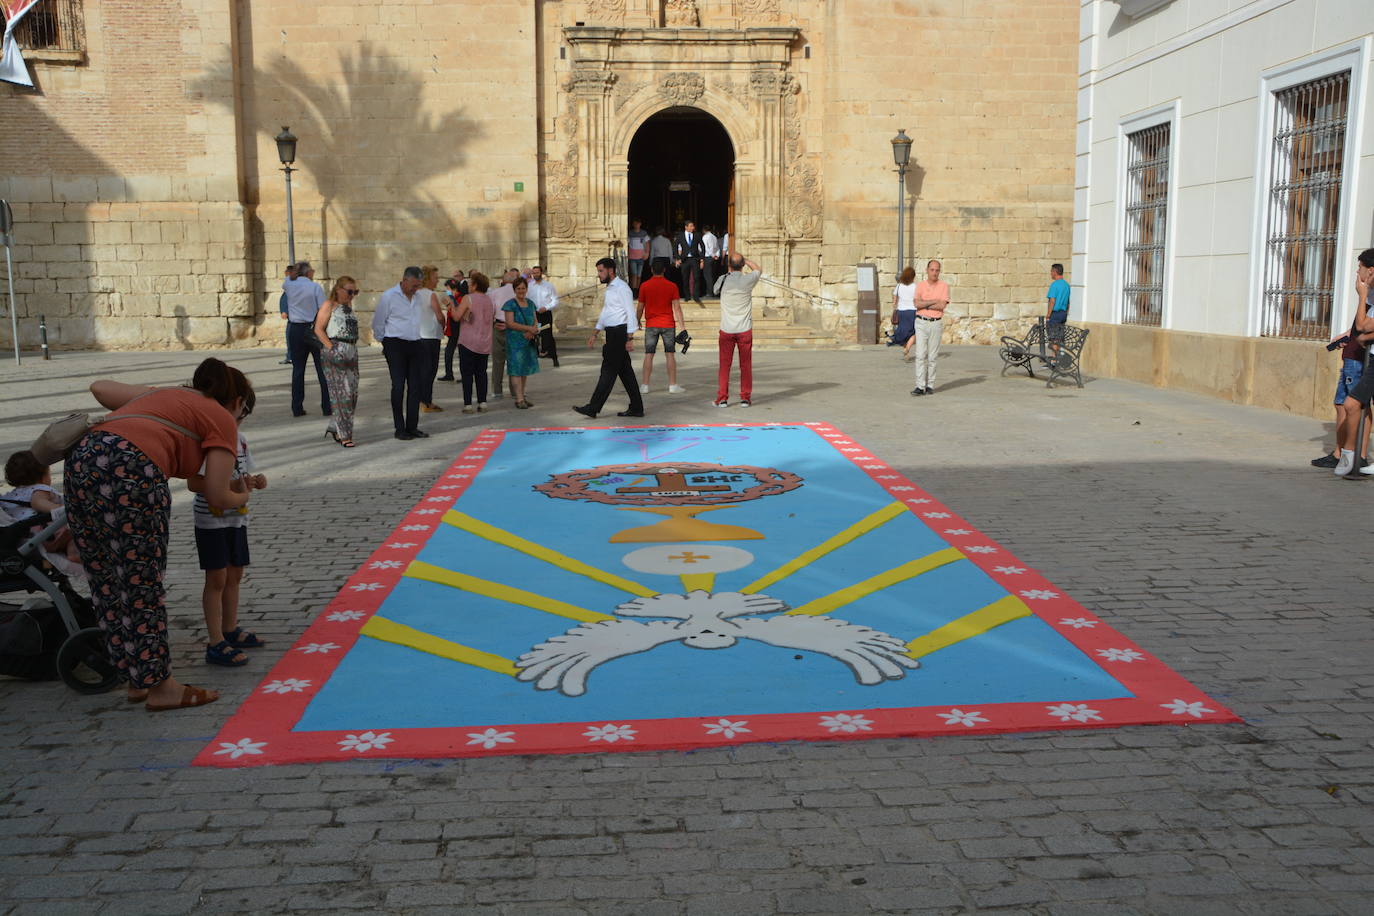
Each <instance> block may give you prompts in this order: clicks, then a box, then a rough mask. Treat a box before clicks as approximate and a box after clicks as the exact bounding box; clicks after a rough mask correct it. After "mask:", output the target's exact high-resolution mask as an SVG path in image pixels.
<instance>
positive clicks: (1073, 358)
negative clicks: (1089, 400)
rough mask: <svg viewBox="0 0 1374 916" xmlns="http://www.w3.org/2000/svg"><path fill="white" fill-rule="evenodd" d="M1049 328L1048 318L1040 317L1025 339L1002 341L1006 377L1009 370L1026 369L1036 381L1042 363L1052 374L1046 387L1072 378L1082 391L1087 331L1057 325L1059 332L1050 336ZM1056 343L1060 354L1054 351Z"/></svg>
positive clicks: (999, 351)
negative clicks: (1036, 368)
mask: <svg viewBox="0 0 1374 916" xmlns="http://www.w3.org/2000/svg"><path fill="white" fill-rule="evenodd" d="M1046 327H1047V326H1046V324H1045V319H1044V318H1037V319H1036V322H1035V324H1034V326H1032V327H1031V329H1030V331H1029V332H1028V333H1027V334H1026V336H1025V337H1024V338H1018V337H1003V338H1002V347H1001V349H1000V350H998V351H997V355H998V356H1000V357H1002V375H1006V374H1007V370H1008V369H1011V368H1017V369H1025V370H1026V374H1027V375H1029V376H1030V377H1031V378H1035V377H1036V375H1035V366H1036V364H1037V363H1038V364H1039V365H1040V367H1041V368H1042V369H1045V370H1046V371H1048V372H1049V374H1050V377H1049V380H1048V381H1046V382H1045V387H1046V388H1050V387H1053V385H1054V383H1055V380H1056V379H1061V378H1071V379H1073V380H1074V381H1075V382H1077V383H1078V387H1079V388H1082V387H1083V370H1082V366H1081V365H1080V358H1081V356H1082V354H1083V344H1085V343H1086V342H1087V340H1088V331H1087V329H1086V328H1079V327H1074V326H1073V325H1070V324H1061V325H1056V326H1054V327H1056V328H1057V330H1056V332H1054V333H1053V334H1047V332H1046ZM1054 343H1058V344H1059V352H1058V354H1056V353H1055V352H1054V348H1053V346H1052V344H1054Z"/></svg>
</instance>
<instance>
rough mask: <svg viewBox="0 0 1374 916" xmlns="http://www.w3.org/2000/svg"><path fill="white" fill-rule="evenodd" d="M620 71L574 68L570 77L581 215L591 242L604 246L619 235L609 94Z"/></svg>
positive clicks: (578, 202)
mask: <svg viewBox="0 0 1374 916" xmlns="http://www.w3.org/2000/svg"><path fill="white" fill-rule="evenodd" d="M615 80H616V75H615V74H614V73H611V72H609V71H606V70H574V71H573V73H572V76H571V78H570V79H569V87H568V88H569V90H570V91H571V92H572V95H573V99H574V103H575V106H576V111H577V124H578V126H579V127H580V130H579V131H578V134H577V137H576V143H577V215H578V222H579V223H580V225H581V230H582V236H583V238H584V239H585V241H586V242H587V243H588V245H590V246H592V247H594V248H596V247H601V246H604V245H605V244H606V243H608V242H609V241H610V240H611V239H612V238H614V237H615V234H616V230H615V229H613V228H612V226H611V221H610V215H609V213H608V212H607V195H608V192H609V190H610V189H609V178H610V176H609V173H608V169H607V163H608V160H609V151H608V149H607V144H608V143H609V142H610V133H611V125H610V109H611V106H610V104H609V96H610V91H611V87H612V86H614V85H615Z"/></svg>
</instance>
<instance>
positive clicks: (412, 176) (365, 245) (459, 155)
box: [205, 42, 483, 313]
mask: <svg viewBox="0 0 1374 916" xmlns="http://www.w3.org/2000/svg"><path fill="white" fill-rule="evenodd" d="M338 70H339V72H338V75H337V77H323V78H322V77H318V76H315V75H312V73H311V72H309V71H308V70H306V69H305V68H303V67H302V66H300V65H298V64H297V63H296V62H294V61H292V60H290V59H288V58H286V57H281V56H278V57H277V58H276V59H275V60H273V61H272V62H270V63H269V64H267V65H265V66H263V67H258V68H255V69H254V70H253V71H252V74H251V76H250V77H249V79H248V80H247V81H246V85H245V87H244V96H243V103H244V106H243V107H244V112H243V118H244V120H245V122H246V123H248V124H252V125H254V128H255V129H256V130H261V131H264V132H268V133H269V135H274V134H275V133H276V130H277V127H275V126H273V125H281V124H289V125H290V126H291V132H292V133H294V134H295V135H296V136H297V138H298V140H299V145H298V155H297V162H296V166H297V167H298V168H299V169H300V170H301V171H302V172H304V173H306V174H307V175H308V176H309V178H310V179H311V180H312V181H313V184H314V188H313V189H309V188H302V187H301V184H304V183H301V184H298V185H297V186H296V194H295V201H294V211H295V217H296V225H297V232H296V253H297V256H298V257H306V258H311V259H313V260H315V261H316V262H317V267H318V268H319V272H320V275H321V277H337V276H339V275H341V274H352V275H353V276H354V277H356V278H358V279H359V281H360V282H362V283H363V284H364V285H365V286H367V287H370V288H374V289H378V288H385V287H386V286H389V285H390V284H391V282H392V280H393V279H394V277H399V276H400V268H401V267H403V266H405V265H406V264H412V263H418V262H421V261H440V260H441V259H442V260H451V259H452V252H453V249H454V248H455V247H456V246H457V245H458V244H459V243H460V242H461V241H463V239H462V237H461V236H462V229H461V227H460V225H459V223H458V222H457V220H455V218H454V214H453V213H452V212H451V210H450V208H449V207H447V206H445V205H444V203H443V202H441V201H440V199H439V197H437V196H436V195H435V194H434V193H433V192H432V191H429V190H427V189H425V188H424V185H425V184H426V183H427V182H431V181H433V180H434V179H437V178H441V177H443V176H446V175H451V174H453V173H454V172H456V171H458V170H459V169H461V168H463V166H464V165H465V164H466V161H467V156H466V154H465V152H464V150H465V148H466V147H467V145H468V144H469V143H470V142H471V141H472V140H473V139H475V138H476V137H479V136H481V134H482V132H483V128H482V125H481V124H480V123H478V122H477V121H474V120H472V119H471V118H468V117H466V116H465V115H464V114H463V113H462V110H461V109H454V110H453V111H449V112H447V113H443V114H434V113H430V112H427V111H425V110H424V106H423V99H424V97H425V90H426V83H425V81H424V79H423V77H422V76H421V75H420V73H419V72H417V71H416V70H414V69H412V68H411V66H410V65H409V63H408V61H407V59H405V58H401V57H396V56H392V55H387V54H385V53H380V52H379V51H378V50H377V49H376V47H375V46H374V45H373V44H372V43H371V42H360V43H359V44H358V45H357V46H356V47H355V48H353V49H351V50H347V51H343V52H341V53H340V54H339V68H338ZM234 78H235V76H234V71H233V67H232V65H231V64H230V62H229V61H228V60H225V61H223V62H221V63H219V64H217V65H216V66H214V67H212V68H211V69H210V71H209V73H208V74H207V76H206V77H205V83H206V88H208V86H209V85H222V83H221V82H220V81H222V80H233V79H234ZM217 95H218V94H216V96H217ZM256 147H257V143H256V138H255V139H254V140H253V141H252V142H250V143H248V150H247V155H248V161H247V162H246V169H245V170H246V172H247V174H248V184H249V187H248V197H249V200H250V201H251V202H252V203H251V204H250V212H251V214H252V215H251V233H252V245H253V247H254V251H253V257H254V260H255V261H258V262H262V263H263V269H262V270H261V271H259V275H260V279H259V282H264V281H265V282H266V283H268V284H269V285H274V284H273V281H274V279H275V277H276V275H277V269H278V268H279V267H280V265H277V264H275V260H277V259H279V260H282V261H284V260H285V256H284V254H285V245H282V246H280V247H281V249H282V250H281V252H280V254H279V253H278V252H277V251H276V250H275V249H276V248H277V247H278V246H275V245H274V246H273V247H274V250H273V251H272V252H268V251H267V246H266V241H265V233H264V229H263V226H262V222H261V220H260V218H259V217H258V213H257V207H256V206H253V204H256V202H257V201H258V200H259V199H260V195H259V182H265V181H271V180H272V179H273V177H274V176H273V174H272V173H274V172H275V171H276V168H275V165H273V166H269V167H267V168H262V167H261V165H259V162H258V157H257V152H256ZM316 194H318V198H315V195H316ZM312 198H313V199H312ZM316 226H317V227H318V230H317V231H315V230H314V227H316ZM408 240H414V241H408ZM420 240H423V241H420ZM269 255H270V256H271V257H270V258H269ZM261 293H262V294H263V295H260V296H259V297H257V301H259V302H262V301H264V298H266V297H270V296H271V295H275V290H272V291H270V292H269V290H267V289H264V290H261ZM267 311H268V313H275V311H276V306H275V304H274V303H269V307H268V309H267Z"/></svg>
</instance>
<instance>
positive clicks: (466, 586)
mask: <svg viewBox="0 0 1374 916" xmlns="http://www.w3.org/2000/svg"><path fill="white" fill-rule="evenodd" d="M1235 721H1239V720H1238V719H1237V717H1236V716H1235V715H1234V714H1233V713H1231V712H1230V711H1229V710H1227V709H1225V708H1224V707H1223V706H1222V705H1221V704H1220V703H1218V702H1216V701H1215V700H1213V699H1211V698H1209V697H1207V696H1204V695H1203V694H1201V693H1200V692H1199V691H1198V690H1197V688H1195V687H1193V686H1192V685H1191V684H1190V683H1188V682H1187V681H1186V680H1184V679H1183V678H1182V677H1180V676H1179V675H1177V674H1175V673H1174V672H1173V671H1171V670H1170V669H1169V668H1167V667H1165V665H1164V664H1163V663H1162V662H1160V661H1159V660H1158V659H1156V658H1154V657H1153V656H1151V655H1150V654H1149V653H1147V652H1145V651H1143V650H1142V649H1140V648H1139V647H1138V646H1136V645H1135V644H1134V643H1132V642H1131V641H1130V640H1128V639H1126V638H1125V637H1123V636H1122V635H1120V634H1119V633H1117V632H1115V631H1113V630H1112V629H1111V628H1109V627H1108V626H1106V624H1104V623H1103V622H1102V621H1100V620H1098V619H1097V618H1096V617H1094V616H1093V615H1092V614H1089V613H1088V612H1087V611H1085V610H1084V609H1083V608H1082V607H1081V606H1080V605H1078V604H1077V603H1076V602H1074V601H1073V599H1071V598H1069V597H1068V596H1067V595H1065V594H1064V593H1063V592H1061V591H1060V590H1059V589H1058V588H1056V587H1055V586H1054V585H1053V584H1052V583H1051V582H1049V581H1048V580H1047V579H1046V578H1045V577H1044V576H1042V575H1040V574H1039V573H1037V572H1036V571H1035V570H1033V569H1029V568H1028V567H1026V566H1025V564H1023V563H1020V562H1018V561H1017V559H1016V558H1015V557H1014V556H1012V555H1011V554H1009V553H1008V552H1007V550H1006V549H1005V548H1003V547H1002V546H1000V545H999V544H997V543H995V542H994V541H992V540H990V539H989V538H988V537H986V536H985V535H983V534H982V533H980V532H979V531H978V530H977V529H976V528H975V527H974V526H973V525H972V524H970V523H969V522H967V521H965V520H964V519H962V518H960V517H959V515H958V514H957V513H955V512H954V511H953V510H952V509H950V508H949V507H947V506H945V505H942V504H941V503H940V502H939V501H938V500H936V499H935V498H934V497H932V496H930V495H929V494H927V493H925V492H924V491H922V490H921V488H920V487H918V486H916V485H915V484H914V483H912V482H911V481H909V480H907V479H906V478H904V477H903V476H902V475H901V474H898V473H897V472H896V471H894V470H892V469H891V468H890V467H888V466H887V465H886V464H884V463H883V461H882V460H881V459H879V458H878V457H877V456H875V455H873V454H871V453H870V452H869V451H868V450H867V449H865V448H864V447H863V446H862V445H860V444H859V443H858V442H856V441H854V440H852V439H850V438H849V437H848V436H846V435H844V434H843V433H842V432H840V431H839V430H837V429H835V428H833V427H830V426H826V425H823V424H818V423H810V424H798V425H787V424H778V423H762V424H725V425H716V426H684V427H646V428H617V429H551V428H550V429H522V430H505V431H500V430H489V431H487V432H485V433H484V434H482V435H481V436H480V437H479V438H478V439H476V440H475V441H474V442H473V444H472V445H471V446H470V447H469V448H467V449H466V450H465V451H464V452H463V454H462V455H461V457H459V458H458V460H457V461H455V462H454V463H453V465H452V466H451V467H450V468H449V469H448V470H447V471H446V472H445V473H444V474H443V475H442V476H441V477H440V479H439V480H438V481H437V482H436V483H435V485H434V486H433V487H432V488H431V489H430V491H429V493H428V494H426V495H425V496H424V498H422V499H421V500H420V502H419V504H417V505H416V506H415V507H414V508H413V509H412V510H411V511H410V513H409V514H408V515H407V516H406V517H405V518H404V519H403V520H402V521H401V522H400V524H398V525H397V526H396V528H395V530H394V531H392V532H391V534H390V536H389V537H387V538H386V539H385V540H384V541H383V542H382V543H381V546H379V547H378V548H377V550H376V552H375V553H373V554H372V556H371V557H370V558H369V559H368V560H367V562H365V563H364V564H363V565H362V568H361V569H359V570H358V571H357V572H356V573H355V574H354V575H353V576H352V577H351V578H350V579H349V580H348V581H347V582H346V583H345V584H344V586H343V587H342V589H341V590H340V591H339V594H338V597H336V598H335V599H334V600H333V601H332V602H331V603H330V604H329V606H328V607H327V608H326V609H325V610H324V612H323V613H322V614H321V615H320V617H319V619H318V620H316V621H315V623H314V624H313V625H312V626H311V627H310V628H309V629H308V630H307V631H306V633H305V635H304V636H302V637H301V639H300V641H299V642H298V643H296V645H295V646H294V647H293V648H292V649H291V650H290V651H288V652H287V653H286V655H285V656H284V657H283V658H282V659H281V661H280V662H279V663H278V664H277V665H276V667H275V668H274V669H273V670H272V672H271V673H270V674H269V675H268V676H267V678H266V679H265V680H264V681H263V683H262V684H260V685H259V686H258V687H257V688H256V689H255V690H254V692H253V694H252V696H251V697H250V698H249V699H248V700H247V701H246V702H245V703H244V704H243V706H242V707H241V708H240V709H239V710H238V712H237V713H236V714H235V715H234V716H233V717H232V718H231V719H230V720H229V722H228V723H227V724H226V725H225V727H224V729H223V731H221V733H220V734H219V735H218V736H217V737H216V738H215V740H214V741H212V742H211V744H210V745H209V746H208V747H207V748H205V750H204V751H202V752H201V754H200V755H199V756H198V757H197V758H196V763H197V764H200V765H210V766H245V765H256V764H267V763H288V762H302V761H321V760H337V759H346V758H357V757H359V756H372V757H399V758H416V757H465V756H479V755H490V754H547V753H579V752H583V753H585V752H594V751H607V750H648V749H663V748H679V749H690V748H699V747H712V746H719V745H728V744H733V743H740V742H747V741H788V740H830V739H837V738H840V739H846V738H877V737H896V736H916V735H948V734H968V733H976V732H1013V731H1037V730H1045V729H1062V728H1099V727H1107V726H1120V725H1132V724H1146V723H1171V722H1172V723H1187V724H1192V723H1197V722H1235Z"/></svg>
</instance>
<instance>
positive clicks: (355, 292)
mask: <svg viewBox="0 0 1374 916" xmlns="http://www.w3.org/2000/svg"><path fill="white" fill-rule="evenodd" d="M340 292H343V293H348V294H349V295H350V296H356V295H358V290H356V289H344V290H340Z"/></svg>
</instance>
